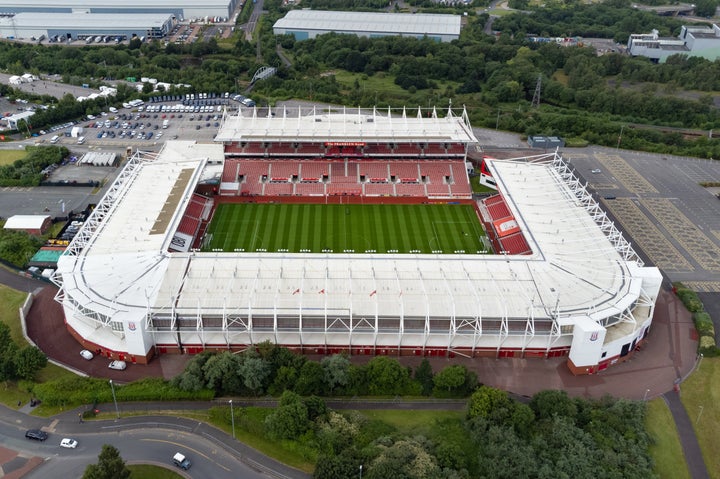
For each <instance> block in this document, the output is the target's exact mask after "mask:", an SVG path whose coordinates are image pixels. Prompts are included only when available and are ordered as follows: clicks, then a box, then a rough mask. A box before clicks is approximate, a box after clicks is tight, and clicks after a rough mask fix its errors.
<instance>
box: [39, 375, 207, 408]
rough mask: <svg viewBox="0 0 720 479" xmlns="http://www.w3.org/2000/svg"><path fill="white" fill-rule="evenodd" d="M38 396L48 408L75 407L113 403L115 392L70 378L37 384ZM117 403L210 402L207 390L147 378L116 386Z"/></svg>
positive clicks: (99, 384) (91, 381) (87, 380)
mask: <svg viewBox="0 0 720 479" xmlns="http://www.w3.org/2000/svg"><path fill="white" fill-rule="evenodd" d="M33 393H34V394H35V396H36V397H37V398H38V399H40V400H42V401H43V403H45V404H46V405H48V406H72V405H77V404H98V403H108V402H112V400H113V397H112V390H111V389H110V384H109V383H108V381H107V380H105V379H96V378H84V377H70V378H63V379H58V380H55V381H48V382H45V383H42V384H37V385H35V386H34V388H33ZM115 393H116V396H117V400H118V401H182V400H209V399H212V397H213V395H214V394H213V392H212V391H210V390H208V389H200V390H198V391H184V390H182V389H179V388H177V387H175V386H172V385H171V384H170V382H169V381H165V380H163V379H160V378H145V379H141V380H140V381H135V382H133V383H129V384H126V385H119V384H115Z"/></svg>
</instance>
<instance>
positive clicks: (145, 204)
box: [58, 142, 648, 334]
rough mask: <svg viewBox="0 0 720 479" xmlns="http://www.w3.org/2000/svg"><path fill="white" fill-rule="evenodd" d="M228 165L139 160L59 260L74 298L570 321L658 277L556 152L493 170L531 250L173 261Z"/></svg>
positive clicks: (202, 157)
mask: <svg viewBox="0 0 720 479" xmlns="http://www.w3.org/2000/svg"><path fill="white" fill-rule="evenodd" d="M222 157H223V149H222V145H198V144H194V143H192V142H168V143H167V144H166V146H165V148H164V149H163V150H162V151H161V152H160V153H159V154H158V155H157V156H154V155H152V156H151V157H150V161H148V160H145V159H142V158H140V157H136V158H134V159H133V161H131V162H129V164H128V166H127V167H126V170H124V172H123V174H121V175H120V176H119V179H118V181H117V183H116V184H115V185H113V187H112V188H111V190H110V192H109V193H108V195H106V197H105V198H104V199H103V201H102V202H101V204H100V205H98V207H97V208H96V209H95V211H94V212H93V214H92V215H91V217H90V218H89V219H88V221H86V223H85V226H84V227H83V228H82V229H81V230H80V232H79V233H78V235H77V236H76V238H75V240H74V241H73V243H72V244H71V245H70V247H69V249H68V254H66V255H64V256H63V257H62V258H60V261H59V262H58V273H59V274H60V275H61V276H62V283H63V290H64V292H65V293H64V294H65V295H67V296H71V297H72V298H73V303H74V304H76V305H79V306H80V307H81V308H87V309H86V310H92V311H95V312H97V313H99V314H101V315H103V316H104V317H106V318H109V319H111V320H114V321H119V320H130V321H138V320H140V319H141V318H145V317H146V313H147V309H148V308H150V309H151V310H152V311H154V312H155V313H162V312H163V311H166V312H168V314H170V313H171V312H172V313H174V314H177V315H179V316H181V317H185V318H190V319H193V318H197V316H198V314H200V313H201V312H202V314H207V315H218V316H220V315H225V314H229V313H237V314H248V315H252V316H253V317H258V316H263V315H267V316H272V317H276V316H282V315H292V316H298V315H300V316H302V317H304V318H308V317H321V318H325V319H326V320H329V319H334V318H336V317H338V318H340V317H348V316H351V317H352V318H354V320H356V321H364V320H366V319H367V321H370V320H371V318H375V317H377V316H378V315H379V316H383V317H405V318H412V317H415V318H426V317H445V318H447V317H452V318H458V319H463V318H468V319H473V318H509V319H522V320H523V321H525V320H526V318H529V317H531V318H535V319H551V318H557V319H558V323H559V324H571V323H572V322H573V321H574V320H575V319H577V318H583V320H586V319H587V318H591V319H594V320H596V321H602V320H603V319H605V318H608V317H610V316H612V315H617V314H621V313H622V312H623V311H624V310H625V309H627V308H629V307H631V306H632V304H634V302H635V301H636V300H637V298H638V297H639V296H640V295H641V284H642V277H643V275H644V274H648V273H644V272H643V268H642V266H643V265H642V262H641V261H640V260H639V258H637V256H636V255H635V253H634V252H633V251H632V249H631V248H630V247H629V245H628V244H627V243H626V242H625V241H624V240H623V239H622V236H621V235H620V234H619V233H618V232H617V230H616V229H614V227H613V226H612V224H611V223H610V222H609V221H608V220H607V217H606V216H605V214H604V213H603V212H602V211H601V210H600V209H599V207H598V205H597V203H595V202H594V200H592V197H591V196H590V195H589V194H587V192H585V193H584V194H583V193H582V192H583V191H584V188H578V184H577V181H576V180H575V179H574V177H572V175H571V174H570V175H569V176H568V173H567V169H566V166H565V163H564V162H562V161H561V160H559V159H558V158H557V157H556V156H555V155H554V154H553V155H546V156H544V157H541V158H537V159H536V161H535V162H527V161H525V160H520V161H512V160H503V161H500V160H497V161H492V162H491V163H490V168H491V171H492V173H493V176H494V177H495V178H496V180H497V181H498V184H499V186H500V191H502V192H503V193H504V195H505V200H506V201H507V204H508V206H509V208H510V209H511V211H512V213H513V215H514V216H515V218H516V220H517V221H518V223H519V224H520V226H521V227H522V230H523V232H524V234H525V236H526V238H527V240H528V243H529V244H530V245H531V247H532V249H533V254H532V255H527V256H511V255H505V254H499V255H468V254H457V255H454V254H451V255H419V254H418V255H414V254H409V255H391V254H377V255H373V254H311V253H307V254H303V253H241V252H238V253H200V252H189V253H169V252H168V251H167V248H168V245H169V242H170V241H171V240H172V237H173V233H174V231H175V229H176V228H177V225H178V223H179V221H180V219H181V217H182V214H183V211H184V209H185V207H186V205H187V203H188V202H189V200H190V196H191V194H192V191H193V189H194V187H195V184H196V182H197V181H198V179H199V178H200V177H201V175H202V173H201V172H202V170H203V168H204V166H205V164H206V163H207V162H211V163H212V162H215V161H219V160H221V159H222ZM98 331H99V330H98ZM88 333H89V334H90V333H91V331H90V330H88ZM97 334H99V333H97Z"/></svg>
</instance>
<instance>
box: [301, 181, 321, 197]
mask: <svg viewBox="0 0 720 479" xmlns="http://www.w3.org/2000/svg"><path fill="white" fill-rule="evenodd" d="M294 194H296V195H300V196H323V195H325V184H324V183H320V182H317V181H315V182H301V183H297V184H295V190H294Z"/></svg>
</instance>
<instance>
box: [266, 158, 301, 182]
mask: <svg viewBox="0 0 720 479" xmlns="http://www.w3.org/2000/svg"><path fill="white" fill-rule="evenodd" d="M270 176H271V177H273V178H275V177H285V178H292V177H293V176H297V177H299V176H300V165H298V164H297V162H295V161H273V162H272V164H271V165H270Z"/></svg>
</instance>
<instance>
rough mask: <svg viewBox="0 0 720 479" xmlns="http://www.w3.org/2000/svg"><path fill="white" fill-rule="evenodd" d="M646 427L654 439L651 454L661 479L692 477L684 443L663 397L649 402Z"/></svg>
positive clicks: (655, 469) (687, 478)
mask: <svg viewBox="0 0 720 479" xmlns="http://www.w3.org/2000/svg"><path fill="white" fill-rule="evenodd" d="M647 407H648V410H647V416H646V418H645V427H646V428H647V431H648V434H650V437H651V438H652V440H653V444H652V445H651V446H650V456H651V457H652V458H653V462H654V463H655V464H654V467H653V470H654V471H655V473H656V474H657V475H658V476H660V478H661V479H690V471H688V468H687V464H685V456H684V455H683V451H682V445H681V444H680V438H679V437H678V432H677V428H676V427H675V422H674V421H673V418H672V413H671V412H670V409H669V408H668V407H667V404H665V401H663V400H662V398H657V399H653V400H652V401H648V403H647Z"/></svg>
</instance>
